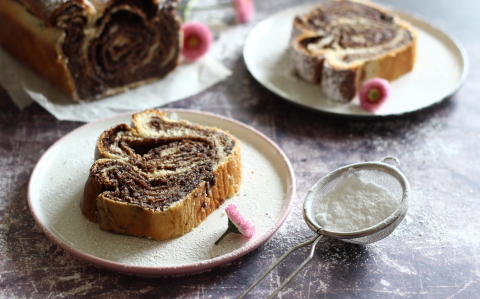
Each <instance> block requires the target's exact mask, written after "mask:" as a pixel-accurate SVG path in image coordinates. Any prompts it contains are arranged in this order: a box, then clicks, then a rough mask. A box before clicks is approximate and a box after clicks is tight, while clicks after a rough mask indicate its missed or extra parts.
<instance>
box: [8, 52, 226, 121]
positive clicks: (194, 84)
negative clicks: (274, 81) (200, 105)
mask: <svg viewBox="0 0 480 299" xmlns="http://www.w3.org/2000/svg"><path fill="white" fill-rule="evenodd" d="M229 75H231V71H230V70H229V69H227V68H226V67H224V66H223V65H222V64H221V63H220V62H218V61H217V60H215V59H213V58H212V57H210V56H209V55H208V54H207V55H206V56H205V57H202V58H201V59H200V60H198V61H196V62H193V63H185V62H184V63H181V64H180V65H179V66H178V67H177V68H176V69H175V70H174V71H173V72H172V73H170V74H169V75H168V76H167V77H165V78H163V79H161V80H158V81H156V82H153V83H150V84H147V85H144V86H140V87H138V88H135V89H131V90H129V91H127V92H124V93H121V94H118V95H115V96H111V97H107V98H104V99H101V100H97V101H93V102H89V103H77V102H75V101H73V100H72V99H71V98H70V97H69V96H68V95H66V94H64V93H62V92H61V91H59V90H57V89H56V88H55V87H53V86H52V85H51V84H50V83H49V82H48V81H46V80H45V79H43V78H41V77H39V76H38V75H36V74H35V73H33V72H32V71H31V70H29V69H28V68H26V67H25V66H23V65H22V64H21V63H19V62H18V61H17V60H15V59H14V58H13V57H12V56H10V55H9V54H8V53H7V52H6V51H5V50H3V49H2V48H0V84H2V86H3V87H4V88H5V89H6V90H7V92H8V93H9V95H10V96H11V98H12V99H13V101H14V102H15V104H16V105H17V106H18V107H19V108H20V109H23V108H25V107H27V106H28V105H30V104H31V103H32V102H33V101H36V102H37V103H38V104H40V105H41V106H42V107H44V108H45V109H46V110H47V111H49V112H50V113H51V114H52V115H54V116H55V117H56V118H57V119H59V120H70V121H82V122H91V121H94V120H98V119H102V118H105V117H108V116H113V115H116V114H118V113H121V112H128V111H138V110H141V109H147V108H153V107H159V106H162V105H165V104H168V103H171V102H175V101H178V100H181V99H184V98H186V97H189V96H192V95H195V94H197V93H200V92H202V91H203V90H205V89H207V88H208V87H210V86H212V85H214V84H215V83H217V82H219V81H222V80H223V79H225V78H226V77H228V76H229Z"/></svg>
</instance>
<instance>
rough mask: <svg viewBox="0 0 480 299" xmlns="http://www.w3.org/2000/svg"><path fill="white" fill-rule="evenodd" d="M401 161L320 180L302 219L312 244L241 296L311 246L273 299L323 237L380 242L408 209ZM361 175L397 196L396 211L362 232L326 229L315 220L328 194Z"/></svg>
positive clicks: (379, 163) (344, 171) (344, 170)
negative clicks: (353, 175)
mask: <svg viewBox="0 0 480 299" xmlns="http://www.w3.org/2000/svg"><path fill="white" fill-rule="evenodd" d="M387 161H392V162H393V163H394V164H393V165H391V164H388V163H387ZM398 165H400V162H399V160H398V159H397V158H395V157H385V158H383V159H382V160H380V161H377V162H362V163H355V164H351V165H347V166H344V167H341V168H338V169H336V170H334V171H332V172H330V173H329V174H327V175H326V176H324V177H323V178H321V179H320V180H319V181H318V182H317V183H315V185H313V186H312V187H311V188H310V189H309V190H308V193H307V196H306V198H305V202H304V204H303V216H304V218H305V221H306V222H307V224H308V226H309V227H310V228H311V229H313V230H314V231H315V232H316V233H317V234H316V235H315V236H314V237H313V238H312V239H310V240H309V241H307V242H305V243H302V244H299V245H297V246H295V247H293V248H291V249H290V250H289V251H287V252H286V253H285V254H284V255H283V256H282V257H281V258H280V259H278V260H277V261H276V262H275V263H274V264H273V265H272V266H271V267H270V268H269V269H267V270H266V271H265V272H264V273H263V274H262V276H260V277H259V278H258V279H257V280H256V281H255V282H254V283H253V284H252V285H251V286H250V287H249V288H248V289H246V290H245V292H243V294H242V295H240V297H238V298H239V299H240V298H243V297H244V296H245V295H246V294H247V293H248V292H249V291H250V290H251V289H253V288H254V287H255V286H256V285H257V284H258V283H259V282H260V281H261V280H262V279H263V278H264V277H265V276H266V275H267V274H268V273H270V271H272V270H273V269H274V268H275V267H276V266H277V265H278V264H279V263H280V262H281V261H282V260H283V259H284V258H286V257H287V256H288V255H289V254H290V253H292V252H293V251H295V250H296V249H298V248H301V247H304V246H307V245H310V244H312V247H311V249H310V254H309V256H308V257H307V258H306V259H305V261H304V262H303V263H302V264H301V265H300V266H298V267H297V269H295V271H294V272H293V273H292V274H291V275H290V276H289V277H288V278H287V279H286V280H285V281H284V282H283V283H282V284H281V285H280V286H279V287H278V288H277V289H276V290H275V291H274V292H273V293H272V294H271V295H270V296H269V297H268V298H273V297H274V296H275V295H277V293H278V292H279V291H280V290H282V289H283V287H284V286H285V285H287V284H288V283H289V282H290V280H292V278H293V277H295V275H297V273H298V272H299V271H300V270H301V269H302V268H303V267H304V266H305V265H306V264H307V263H308V261H310V259H311V258H312V257H313V253H314V251H315V247H316V245H317V243H318V242H319V241H320V240H321V239H322V238H323V237H324V236H329V237H332V238H336V239H340V240H342V241H344V242H349V243H355V244H362V245H363V244H368V243H373V242H376V241H378V240H381V239H383V238H385V237H387V236H388V235H390V233H392V232H393V231H394V230H395V228H396V227H397V226H398V225H399V224H400V222H401V221H402V220H403V219H404V218H405V215H406V214H407V210H408V197H409V193H410V186H409V184H408V181H407V179H406V178H405V176H404V175H403V174H402V173H401V172H400V171H399V170H398V169H397V168H396V166H398ZM351 172H360V173H361V174H362V176H364V177H365V178H367V179H368V180H369V181H370V182H374V183H375V184H377V185H379V186H381V187H383V188H385V189H387V190H389V191H390V193H391V194H392V195H393V196H394V198H395V200H396V201H397V202H398V207H397V209H396V210H395V211H394V212H393V213H392V214H391V215H390V216H389V217H388V218H387V219H385V220H383V221H382V222H380V223H378V224H376V225H374V226H372V227H369V228H366V229H362V230H357V231H352V232H336V231H332V230H328V229H325V228H323V227H322V226H321V225H320V224H319V223H318V222H317V220H316V219H315V215H316V214H317V213H318V212H319V206H320V203H321V201H322V200H323V198H324V197H325V195H327V194H328V193H329V192H330V191H331V190H333V189H335V187H336V186H337V185H338V184H339V183H340V182H341V181H342V180H343V179H344V178H345V177H346V175H347V173H351Z"/></svg>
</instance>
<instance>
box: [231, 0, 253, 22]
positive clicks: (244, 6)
mask: <svg viewBox="0 0 480 299" xmlns="http://www.w3.org/2000/svg"><path fill="white" fill-rule="evenodd" d="M233 6H234V7H235V17H236V20H237V22H238V23H246V22H248V21H250V19H251V18H252V17H253V13H254V11H255V9H254V7H253V0H233Z"/></svg>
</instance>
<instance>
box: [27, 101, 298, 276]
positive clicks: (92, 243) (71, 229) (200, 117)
mask: <svg viewBox="0 0 480 299" xmlns="http://www.w3.org/2000/svg"><path fill="white" fill-rule="evenodd" d="M163 111H165V112H167V114H171V113H173V112H175V113H176V114H173V115H178V117H179V118H180V119H185V120H188V121H191V122H194V123H199V124H202V125H206V126H215V127H217V128H220V129H223V130H228V131H229V132H230V133H232V134H233V135H235V136H236V137H237V138H238V139H239V140H240V141H241V143H242V164H243V182H242V186H241V190H240V193H239V194H238V195H237V196H235V197H233V198H230V199H228V200H227V201H226V202H225V204H223V205H222V206H221V207H220V208H219V209H218V210H216V211H215V212H213V213H212V214H211V215H210V216H209V217H208V218H207V219H206V220H205V221H204V222H203V223H202V224H201V225H200V226H199V227H197V228H196V229H194V230H193V231H192V232H190V233H188V234H186V235H184V236H182V237H179V238H176V239H172V240H165V241H161V242H159V241H154V240H150V239H146V238H137V237H131V236H126V235H120V234H114V233H110V232H106V231H103V230H102V229H100V228H99V227H98V225H97V224H95V223H92V222H90V221H88V220H87V219H86V218H85V217H84V216H83V215H82V213H81V210H80V200H81V198H82V193H83V188H84V184H85V181H86V179H87V177H88V173H89V169H90V166H91V165H92V163H93V156H94V147H95V142H96V139H97V138H98V136H99V135H100V134H101V133H102V132H103V131H104V130H105V129H107V128H109V127H111V126H113V125H115V124H118V123H130V114H122V115H119V116H116V117H113V118H107V119H104V120H100V121H97V122H94V123H90V124H87V125H84V126H82V127H80V128H78V129H76V130H74V131H72V132H71V133H69V134H68V135H66V136H65V137H63V138H62V139H60V140H59V141H58V142H56V143H55V144H54V145H52V146H51V147H50V148H49V149H48V150H47V151H46V152H45V154H44V155H43V156H42V158H41V159H40V160H39V161H38V163H37V165H36V167H35V169H34V171H33V173H32V176H31V178H30V184H29V190H28V195H29V199H28V201H29V207H30V210H31V212H32V214H33V216H34V218H35V220H36V222H37V223H38V225H39V226H40V228H41V229H42V230H43V232H44V233H45V234H46V235H47V236H48V237H49V238H50V239H51V240H53V242H55V243H56V244H58V245H59V246H60V247H62V248H63V249H65V250H66V251H67V252H69V253H71V254H72V255H74V256H76V257H79V258H81V259H84V260H86V261H88V262H91V263H94V264H96V265H99V266H101V267H105V268H109V269H112V270H117V271H121V272H127V273H132V274H139V275H152V276H155V275H172V274H186V273H193V272H198V271H203V270H206V269H210V268H213V267H215V266H218V265H221V264H224V263H227V262H230V261H232V260H234V259H237V258H239V257H241V256H243V255H245V254H246V253H248V252H250V251H252V250H253V249H255V248H257V247H258V246H260V245H261V244H262V243H264V242H265V241H266V240H268V239H269V238H270V237H271V236H272V235H273V233H275V232H276V231H277V229H278V228H279V227H280V225H281V224H282V223H283V222H284V221H285V218H286V217H287V215H288V213H289V211H290V208H291V205H292V201H293V196H294V193H295V179H294V173H293V170H292V167H291V165H290V162H289V161H288V159H287V157H286V156H285V155H284V154H283V152H282V151H281V150H280V148H278V146H276V145H275V144H274V143H273V142H272V141H270V140H269V139H268V138H267V137H265V136H264V135H263V134H261V133H259V132H258V131H256V130H254V129H252V128H251V127H248V126H246V125H245V124H242V123H240V122H237V121H234V120H232V119H228V118H225V117H221V116H217V115H214V114H209V113H203V112H193V111H188V110H172V109H164V110H163ZM230 203H234V204H236V205H237V207H238V209H239V210H240V212H241V213H242V215H243V216H244V217H245V218H246V219H247V220H249V221H250V222H251V223H252V224H254V225H255V227H256V230H257V231H256V234H255V236H254V237H253V238H251V239H248V238H246V237H243V236H240V235H235V234H230V235H229V236H227V237H226V238H225V239H224V240H223V241H222V242H221V243H220V244H219V245H214V242H215V241H216V239H217V238H218V237H220V235H221V234H222V233H223V232H224V230H225V229H226V228H227V218H228V217H227V216H226V215H225V213H224V208H225V206H226V205H228V204H230Z"/></svg>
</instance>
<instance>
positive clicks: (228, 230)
mask: <svg viewBox="0 0 480 299" xmlns="http://www.w3.org/2000/svg"><path fill="white" fill-rule="evenodd" d="M231 232H232V231H230V229H227V230H226V231H225V232H224V233H223V235H222V236H221V237H220V238H218V240H217V241H216V242H215V245H218V243H220V242H221V241H222V240H223V238H225V237H226V236H227V235H229V234H230V233H231Z"/></svg>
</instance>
